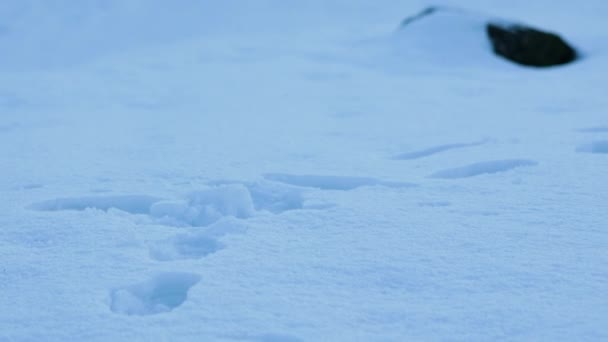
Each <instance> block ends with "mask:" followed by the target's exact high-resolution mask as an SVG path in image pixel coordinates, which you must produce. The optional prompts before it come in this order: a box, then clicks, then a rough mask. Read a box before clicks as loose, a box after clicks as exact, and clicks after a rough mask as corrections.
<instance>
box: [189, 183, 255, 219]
mask: <svg viewBox="0 0 608 342" xmlns="http://www.w3.org/2000/svg"><path fill="white" fill-rule="evenodd" d="M189 201H190V206H191V207H194V208H196V209H197V210H198V211H199V216H198V217H197V218H196V219H195V220H194V221H193V225H200V226H207V225H209V224H211V223H213V222H215V221H217V220H218V219H220V218H221V217H223V216H233V217H236V218H241V219H244V218H249V217H251V216H253V215H254V213H255V209H254V205H253V200H252V199H251V194H250V193H249V190H248V189H247V188H246V187H245V186H243V185H242V184H231V185H224V186H217V187H213V188H210V189H207V190H203V191H198V192H194V193H191V194H190V195H189Z"/></svg>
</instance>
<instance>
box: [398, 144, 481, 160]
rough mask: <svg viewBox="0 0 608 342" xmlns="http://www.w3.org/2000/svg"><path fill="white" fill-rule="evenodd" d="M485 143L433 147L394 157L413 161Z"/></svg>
mask: <svg viewBox="0 0 608 342" xmlns="http://www.w3.org/2000/svg"><path fill="white" fill-rule="evenodd" d="M485 143H486V141H485V140H483V141H477V142H473V143H459V144H446V145H439V146H433V147H429V148H427V149H424V150H419V151H412V152H406V153H402V154H399V155H396V156H395V157H393V159H397V160H411V159H418V158H424V157H428V156H432V155H434V154H437V153H441V152H445V151H449V150H455V149H461V148H466V147H473V146H478V145H482V144H485Z"/></svg>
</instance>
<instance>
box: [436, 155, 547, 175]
mask: <svg viewBox="0 0 608 342" xmlns="http://www.w3.org/2000/svg"><path fill="white" fill-rule="evenodd" d="M537 164H538V163H536V162H535V161H532V160H528V159H505V160H492V161H486V162H481V163H474V164H470V165H466V166H463V167H457V168H453V169H446V170H442V171H439V172H436V173H434V174H432V175H431V176H430V177H431V178H445V179H454V178H467V177H474V176H479V175H483V174H491V173H499V172H506V171H509V170H512V169H515V168H518V167H524V166H535V165H537Z"/></svg>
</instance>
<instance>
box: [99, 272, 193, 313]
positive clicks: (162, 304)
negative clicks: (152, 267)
mask: <svg viewBox="0 0 608 342" xmlns="http://www.w3.org/2000/svg"><path fill="white" fill-rule="evenodd" d="M199 280H200V277H199V276H198V275H196V274H193V273H180V272H165V273H161V274H159V275H157V276H155V277H153V278H152V279H149V280H147V281H144V282H142V283H139V284H135V285H131V286H127V287H123V288H118V289H115V290H113V291H112V292H111V293H110V297H111V305H110V309H111V310H112V311H113V312H115V313H120V314H125V315H154V314H158V313H162V312H168V311H171V310H173V309H175V308H177V307H178V306H180V305H182V304H183V303H184V302H185V301H186V299H187V297H188V291H189V290H190V288H191V287H192V286H194V285H195V284H196V283H198V282H199Z"/></svg>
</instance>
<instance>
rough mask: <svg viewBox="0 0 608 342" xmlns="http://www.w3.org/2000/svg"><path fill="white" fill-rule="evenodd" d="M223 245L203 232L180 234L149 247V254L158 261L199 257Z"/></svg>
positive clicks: (215, 250)
mask: <svg viewBox="0 0 608 342" xmlns="http://www.w3.org/2000/svg"><path fill="white" fill-rule="evenodd" d="M222 248H224V246H223V245H222V244H221V243H220V242H218V241H217V240H216V239H214V238H212V237H209V236H208V235H207V234H205V232H197V233H192V234H180V235H177V236H175V237H173V238H171V239H169V240H167V241H163V242H160V243H158V244H156V245H155V246H153V247H151V248H150V256H151V257H152V258H153V259H156V260H159V261H170V260H178V259H200V258H202V257H204V256H207V255H209V254H212V253H215V252H217V251H219V250H220V249H222Z"/></svg>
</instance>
